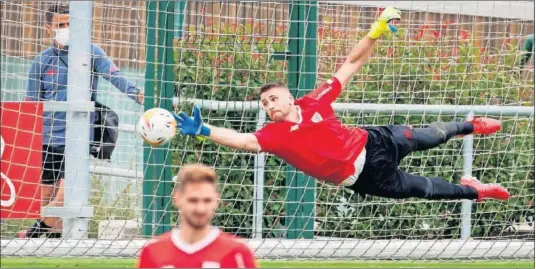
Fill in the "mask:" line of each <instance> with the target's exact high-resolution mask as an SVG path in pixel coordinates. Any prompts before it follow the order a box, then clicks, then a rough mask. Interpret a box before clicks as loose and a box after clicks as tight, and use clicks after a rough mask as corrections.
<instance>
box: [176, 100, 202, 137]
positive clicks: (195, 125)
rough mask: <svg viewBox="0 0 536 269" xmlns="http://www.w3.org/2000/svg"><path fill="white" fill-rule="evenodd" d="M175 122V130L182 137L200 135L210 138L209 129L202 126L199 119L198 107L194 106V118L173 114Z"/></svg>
mask: <svg viewBox="0 0 536 269" xmlns="http://www.w3.org/2000/svg"><path fill="white" fill-rule="evenodd" d="M173 116H174V117H175V120H176V121H177V128H178V129H179V130H180V133H181V134H182V135H194V136H198V135H202V136H210V128H208V127H207V126H206V125H205V124H203V120H202V119H201V110H200V109H199V107H198V106H194V116H193V117H190V116H188V115H186V114H185V113H184V112H182V111H181V112H179V114H178V115H175V114H173Z"/></svg>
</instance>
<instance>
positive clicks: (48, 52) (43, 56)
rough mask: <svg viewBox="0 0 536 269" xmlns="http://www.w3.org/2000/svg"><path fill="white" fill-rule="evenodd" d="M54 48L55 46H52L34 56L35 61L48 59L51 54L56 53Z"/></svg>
mask: <svg viewBox="0 0 536 269" xmlns="http://www.w3.org/2000/svg"><path fill="white" fill-rule="evenodd" d="M54 54H55V53H54V48H53V47H50V48H47V49H45V50H43V51H41V53H39V54H37V55H36V56H35V58H34V62H42V61H44V60H46V59H48V58H49V57H50V56H52V55H54Z"/></svg>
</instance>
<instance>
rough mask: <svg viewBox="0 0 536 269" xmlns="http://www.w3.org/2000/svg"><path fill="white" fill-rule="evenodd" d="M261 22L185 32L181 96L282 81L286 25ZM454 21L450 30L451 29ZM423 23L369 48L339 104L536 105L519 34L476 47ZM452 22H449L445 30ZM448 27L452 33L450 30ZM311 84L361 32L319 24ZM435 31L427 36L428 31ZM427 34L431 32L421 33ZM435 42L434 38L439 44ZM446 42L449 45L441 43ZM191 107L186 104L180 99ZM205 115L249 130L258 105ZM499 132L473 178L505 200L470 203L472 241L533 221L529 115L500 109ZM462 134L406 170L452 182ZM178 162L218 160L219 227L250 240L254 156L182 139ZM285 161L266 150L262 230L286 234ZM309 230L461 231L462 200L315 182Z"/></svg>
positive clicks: (361, 120)
mask: <svg viewBox="0 0 536 269" xmlns="http://www.w3.org/2000/svg"><path fill="white" fill-rule="evenodd" d="M262 26H263V25H261V24H258V23H257V22H252V21H248V22H247V23H245V24H240V25H227V24H219V25H212V26H211V27H200V28H199V27H198V28H197V29H205V32H203V33H200V32H196V29H190V30H191V31H190V34H189V35H188V36H184V37H183V38H182V39H181V40H179V41H178V42H177V44H176V52H175V57H176V67H175V74H176V76H175V78H176V83H177V84H176V85H177V87H176V91H177V93H176V94H177V95H178V96H180V97H181V98H203V99H211V100H218V101H245V100H254V99H255V98H256V97H257V95H256V94H255V90H256V89H258V87H259V86H261V85H262V84H264V83H266V82H268V81H273V80H281V81H286V76H285V74H286V64H285V62H282V61H274V60H272V59H270V52H271V51H284V49H285V44H286V41H287V40H286V33H285V29H284V28H283V27H282V26H277V27H276V28H275V32H274V33H272V34H271V35H272V37H269V38H268V37H258V36H261V35H258V34H257V35H254V34H253V33H258V32H259V29H260V28H261V27H262ZM448 27H454V26H448ZM445 30H447V29H439V30H435V31H434V30H433V29H431V28H430V27H428V26H426V25H425V26H422V27H421V28H419V29H418V30H416V31H415V32H414V33H406V32H405V31H404V30H401V31H399V33H398V34H397V35H394V36H391V37H387V38H385V39H384V40H382V41H380V42H379V43H380V44H379V45H378V46H376V49H375V51H374V55H373V57H371V59H370V61H369V62H368V63H367V65H366V66H364V67H363V68H362V70H361V71H360V72H359V74H357V75H356V76H355V78H354V79H353V81H352V82H351V83H350V84H349V85H348V86H347V88H346V89H345V90H344V92H343V94H342V95H341V96H340V98H339V100H338V102H355V103H384V104H434V105H435V104H445V105H448V104H455V105H482V104H495V105H523V106H533V105H534V103H533V100H534V81H526V80H523V79H521V78H520V76H519V71H518V70H516V68H517V66H518V65H519V61H520V59H521V55H520V53H519V52H518V40H515V39H512V40H510V39H507V40H505V42H504V44H503V46H502V47H501V48H498V49H489V48H487V49H484V48H480V47H476V46H474V44H473V42H472V41H471V40H472V39H471V38H470V36H471V33H469V32H466V31H454V32H456V34H455V36H449V35H446V34H444V32H445V33H446V32H447V31H445ZM451 30H452V29H451ZM449 32H453V31H449ZM318 34H319V41H318V59H317V60H318V66H319V69H318V74H319V75H318V82H322V81H323V80H325V79H327V78H328V77H329V76H330V75H331V74H333V72H334V71H335V70H336V67H337V66H338V65H340V64H341V63H342V61H343V60H344V58H345V55H346V52H347V51H349V49H350V48H351V46H353V44H355V43H356V42H357V40H359V39H360V38H361V37H362V36H363V35H364V34H365V32H355V31H354V32H341V31H337V30H336V29H331V28H324V27H321V28H319V30H318ZM430 36H432V38H429V37H430ZM427 37H428V38H427ZM439 44H441V46H439ZM446 44H448V46H447V45H446ZM180 109H181V110H183V111H188V112H190V111H191V107H188V106H182V107H180ZM340 116H341V119H342V120H343V122H344V123H346V124H350V125H356V124H357V125H381V124H412V125H414V126H416V127H425V126H426V125H428V124H429V123H431V122H433V121H437V120H442V121H451V120H455V121H462V120H464V116H465V115H444V114H443V115H431V114H430V115H411V116H409V115H379V114H378V115H376V114H353V113H341V114H340ZM203 117H204V118H205V120H206V121H208V123H210V124H213V125H216V126H221V127H227V128H233V129H235V130H237V131H240V132H252V131H254V130H255V128H256V127H255V126H256V113H253V112H242V111H239V112H229V111H226V112H224V111H207V110H204V111H203ZM501 119H503V130H502V131H501V132H500V133H499V134H497V135H493V136H490V137H482V138H481V137H475V141H474V152H475V158H474V163H473V172H474V175H475V176H477V177H478V178H480V179H481V180H482V181H484V182H498V183H501V184H503V185H504V186H505V187H507V188H509V189H510V191H511V193H512V195H513V196H512V199H510V201H508V202H506V203H504V202H487V203H476V204H474V205H473V216H472V218H473V233H472V235H473V236H474V237H491V236H497V235H501V233H502V232H503V231H504V230H505V229H506V228H508V227H511V226H512V225H514V224H515V223H518V222H522V221H527V222H530V223H532V220H533V216H534V205H533V203H532V200H533V199H534V122H533V118H530V119H529V118H522V117H502V118H501ZM462 142H463V140H462V139H460V138H457V139H453V140H451V141H450V142H449V143H447V144H445V145H443V146H441V147H439V148H437V149H433V150H429V151H425V152H417V153H414V154H412V155H411V156H409V157H408V158H406V160H405V161H404V162H403V163H402V167H403V168H405V169H406V170H407V171H409V172H415V173H419V174H422V175H436V176H442V177H444V178H446V179H448V180H453V181H454V182H457V181H458V180H459V179H460V177H461V175H462V172H463V166H462V162H463V159H462V151H461V150H462ZM173 147H174V149H175V151H174V159H175V160H174V163H179V164H180V163H186V162H202V163H206V164H210V165H214V166H215V167H216V169H217V172H218V174H219V176H220V180H221V181H222V183H223V184H222V197H223V201H222V205H221V207H220V208H219V209H218V214H217V217H216V219H215V223H216V225H218V226H220V227H222V228H223V229H224V230H226V231H228V232H233V233H235V234H238V235H240V236H249V235H250V234H251V225H252V205H253V203H252V198H253V191H254V190H253V172H254V155H253V154H248V153H245V152H240V151H236V150H232V149H228V148H225V147H220V146H218V145H216V144H215V143H212V142H209V141H201V140H197V139H192V138H189V137H184V136H181V137H178V138H177V139H176V140H175V141H174V143H173ZM284 166H285V164H284V162H283V161H281V160H280V159H279V158H277V157H275V156H269V157H268V158H267V160H266V164H265V169H266V173H265V186H266V187H265V189H264V199H265V206H264V210H265V211H264V231H265V234H264V236H265V237H280V236H284V232H285V225H286V223H285V218H284V216H285V206H284V200H285V195H286V194H285V187H284V176H285V173H281V171H284ZM317 186H318V187H319V188H318V189H317V201H318V203H317V207H316V222H317V227H316V234H317V235H320V236H340V237H353V238H363V239H372V238H374V239H390V238H431V239H437V238H453V237H454V238H457V237H459V226H460V215H459V212H460V207H461V203H459V202H454V201H453V202H448V203H446V202H429V201H423V200H419V199H406V200H391V199H383V198H378V197H371V196H360V195H354V194H353V193H351V192H350V191H347V190H344V189H343V188H333V187H330V186H328V185H326V184H323V183H321V182H318V183H317Z"/></svg>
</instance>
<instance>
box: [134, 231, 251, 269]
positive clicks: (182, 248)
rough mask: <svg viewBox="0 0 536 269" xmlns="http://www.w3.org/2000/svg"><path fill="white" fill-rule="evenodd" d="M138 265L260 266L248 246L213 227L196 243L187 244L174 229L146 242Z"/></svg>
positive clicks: (174, 266)
mask: <svg viewBox="0 0 536 269" xmlns="http://www.w3.org/2000/svg"><path fill="white" fill-rule="evenodd" d="M137 267H138V268H258V266H257V262H256V260H255V257H254V255H253V253H252V252H251V250H250V249H249V247H248V246H246V245H245V244H244V243H242V242H240V241H239V239H238V238H236V237H234V236H232V235H230V234H227V233H224V232H221V231H220V230H219V229H218V228H216V227H214V228H213V229H212V231H211V232H210V234H208V235H207V237H205V238H204V239H202V240H201V241H199V242H197V243H195V244H188V243H185V242H184V241H182V240H181V239H180V237H179V231H178V230H177V229H174V230H172V231H170V232H168V233H165V234H163V235H161V236H159V237H158V238H156V239H155V240H154V241H153V242H151V243H149V244H148V245H146V246H145V247H144V248H143V249H142V251H141V254H140V256H139V258H138V264H137Z"/></svg>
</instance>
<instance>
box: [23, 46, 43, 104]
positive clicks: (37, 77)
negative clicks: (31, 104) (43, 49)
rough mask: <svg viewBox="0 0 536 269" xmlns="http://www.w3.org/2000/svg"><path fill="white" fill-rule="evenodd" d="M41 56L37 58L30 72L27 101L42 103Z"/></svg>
mask: <svg viewBox="0 0 536 269" xmlns="http://www.w3.org/2000/svg"><path fill="white" fill-rule="evenodd" d="M41 64H42V63H41V56H37V57H35V60H34V61H33V62H32V64H31V66H30V70H29V71H28V85H27V88H26V101H40V99H41V97H40V95H39V93H40V92H41Z"/></svg>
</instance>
